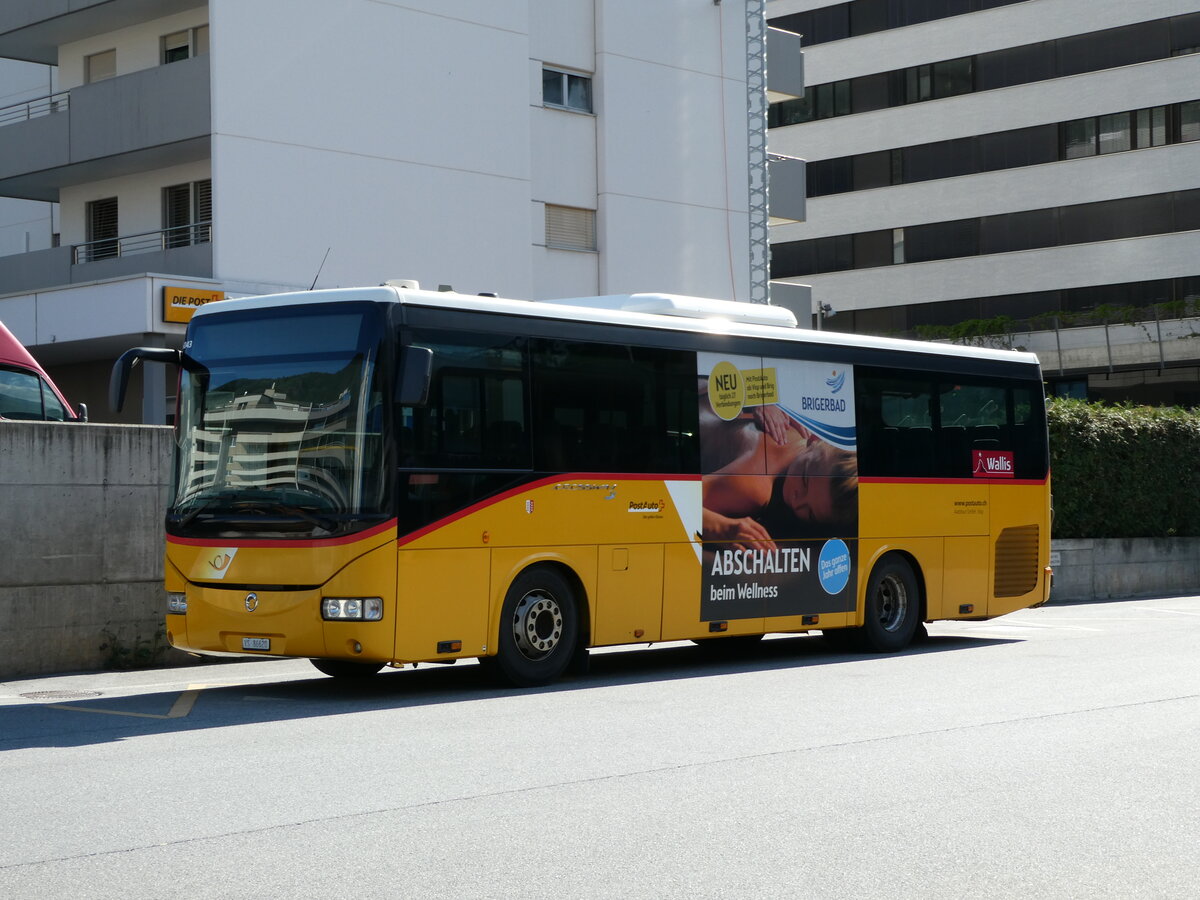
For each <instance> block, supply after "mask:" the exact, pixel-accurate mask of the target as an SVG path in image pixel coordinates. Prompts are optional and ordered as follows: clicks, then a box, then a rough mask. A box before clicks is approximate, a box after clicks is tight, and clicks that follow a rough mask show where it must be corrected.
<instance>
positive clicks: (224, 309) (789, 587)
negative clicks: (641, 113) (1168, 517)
mask: <svg viewBox="0 0 1200 900" xmlns="http://www.w3.org/2000/svg"><path fill="white" fill-rule="evenodd" d="M139 358H140V359H145V360H152V361H166V362H173V363H176V364H178V367H179V389H178V410H177V415H176V419H175V422H176V424H175V441H176V452H175V466H174V483H173V488H172V492H171V502H170V507H169V509H168V510H167V514H166V590H167V616H166V627H167V634H168V638H169V640H170V642H171V644H172V645H174V646H175V647H178V648H180V649H183V650H187V651H191V652H193V653H197V654H212V655H229V654H233V655H243V654H244V655H252V656H276V657H307V658H310V659H311V660H312V661H313V664H314V665H315V666H316V667H317V668H318V669H319V670H320V671H322V672H324V673H327V674H329V675H333V676H339V677H353V676H361V675H369V674H373V673H375V672H377V671H379V670H380V669H381V668H382V667H384V666H392V667H400V666H404V665H408V664H412V663H422V662H453V661H456V660H458V659H462V658H468V657H474V658H478V659H479V660H480V661H481V662H483V663H485V664H487V665H489V666H491V667H493V668H494V669H495V670H496V672H497V673H498V674H499V675H500V676H502V677H503V678H504V679H506V680H508V681H509V682H512V683H515V684H517V685H536V684H544V683H547V682H550V681H552V680H554V679H555V678H557V677H558V676H560V675H561V674H562V673H563V672H564V671H566V670H567V668H568V666H572V667H573V670H580V669H582V668H583V666H584V665H585V663H586V658H587V651H588V649H589V648H592V647H601V646H609V645H618V644H629V643H653V642H658V641H676V640H695V641H704V642H709V641H730V642H733V641H735V640H737V641H740V642H743V643H745V642H749V641H752V640H754V639H755V638H756V637H759V636H761V635H763V634H765V633H769V632H791V633H798V632H808V631H820V632H823V633H824V634H825V635H826V636H827V637H829V638H831V639H833V640H835V641H836V642H838V643H840V644H843V645H853V646H856V647H860V648H863V649H865V650H870V651H895V650H898V649H900V648H903V647H904V646H906V645H907V644H908V643H909V642H910V641H911V640H912V639H913V638H914V635H917V634H919V633H921V632H922V631H923V629H924V625H923V623H925V622H930V621H933V620H938V619H986V618H991V617H994V616H999V615H1003V614H1005V613H1008V612H1011V611H1013V610H1017V609H1021V608H1024V607H1029V606H1035V605H1038V604H1041V603H1043V602H1045V600H1046V599H1047V597H1048V592H1049V587H1050V574H1051V573H1050V571H1049V567H1048V562H1049V558H1048V557H1049V538H1050V534H1049V531H1050V527H1049V526H1050V485H1049V468H1048V453H1047V439H1046V420H1045V408H1044V400H1043V391H1042V379H1041V372H1040V369H1039V365H1038V361H1037V359H1036V357H1034V356H1032V355H1030V354H1026V353H1018V352H1011V351H999V350H990V349H978V348H970V349H968V348H963V347H956V346H948V345H941V344H933V343H922V342H908V341H899V340H890V339H884V338H873V337H861V336H853V335H847V334H834V333H829V332H824V333H823V332H819V331H812V330H808V329H801V328H797V327H796V323H795V319H794V317H793V316H792V314H791V313H789V312H787V311H786V310H783V309H780V308H777V307H771V306H766V305H753V304H745V303H734V302H728V301H716V300H704V299H697V298H688V297H679V296H673V295H665V294H633V295H623V296H610V297H594V298H581V299H573V300H559V301H554V302H531V301H523V300H511V299H500V298H496V297H494V296H468V295H463V294H457V293H453V292H449V293H447V292H436V293H435V292H426V291H421V290H420V289H419V288H418V287H417V286H416V285H415V283H413V282H396V283H389V284H388V285H384V286H381V287H372V288H357V289H349V290H329V291H311V292H304V293H294V294H281V295H276V296H265V297H258V298H251V299H243V300H231V301H223V302H219V303H213V304H209V305H207V306H204V307H202V308H200V309H198V310H197V311H196V313H195V316H194V317H193V319H192V320H191V323H190V325H189V327H188V330H187V334H186V338H185V341H184V343H183V348H182V350H181V351H176V350H164V349H161V348H160V349H153V348H146V349H134V350H130V351H128V352H127V353H126V354H125V355H124V356H123V357H122V358H121V360H119V361H118V363H117V365H116V366H115V367H114V371H113V379H112V384H111V386H110V387H111V397H110V399H111V400H112V402H113V404H114V406H116V407H119V406H120V403H121V400H122V397H123V394H124V390H125V384H126V379H127V375H128V371H129V367H130V365H131V364H132V363H133V362H134V361H135V360H137V359H139ZM709 646H720V645H713V644H710V645H709Z"/></svg>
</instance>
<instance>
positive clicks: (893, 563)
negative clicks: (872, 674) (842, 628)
mask: <svg viewBox="0 0 1200 900" xmlns="http://www.w3.org/2000/svg"><path fill="white" fill-rule="evenodd" d="M920 617H921V595H920V588H918V587H917V578H916V576H915V575H914V574H913V570H912V566H910V565H909V564H908V561H907V560H905V559H904V557H902V556H898V555H895V554H892V555H889V556H885V557H884V558H883V559H881V560H880V561H879V562H878V563H877V564H876V565H875V568H874V570H872V572H871V579H870V581H869V582H867V597H866V609H865V610H864V619H863V626H862V628H861V630H859V632H858V637H859V638H860V644H861V646H862V648H863V649H864V650H870V651H872V652H874V653H891V652H893V651H895V650H902V649H903V648H904V647H907V646H908V644H909V643H910V642H911V641H912V639H913V635H914V634H915V633H916V630H917V625H918V624H919V622H920Z"/></svg>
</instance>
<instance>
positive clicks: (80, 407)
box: [75, 403, 88, 422]
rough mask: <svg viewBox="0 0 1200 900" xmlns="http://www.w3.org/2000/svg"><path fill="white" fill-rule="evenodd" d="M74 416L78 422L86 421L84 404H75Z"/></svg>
mask: <svg viewBox="0 0 1200 900" xmlns="http://www.w3.org/2000/svg"><path fill="white" fill-rule="evenodd" d="M75 415H76V416H77V417H78V418H79V421H80V422H86V421H87V420H88V411H87V404H86V403H76V404H75Z"/></svg>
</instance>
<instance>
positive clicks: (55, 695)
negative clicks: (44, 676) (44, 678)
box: [21, 691, 100, 700]
mask: <svg viewBox="0 0 1200 900" xmlns="http://www.w3.org/2000/svg"><path fill="white" fill-rule="evenodd" d="M21 696H22V697H24V698H25V699H26V700H82V699H83V698H84V697H99V696H100V692H99V691H33V692H32V693H29V694H22V695H21Z"/></svg>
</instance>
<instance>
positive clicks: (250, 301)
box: [193, 282, 1040, 366]
mask: <svg viewBox="0 0 1200 900" xmlns="http://www.w3.org/2000/svg"><path fill="white" fill-rule="evenodd" d="M401 284H403V285H405V286H401ZM411 284H414V282H404V283H396V284H393V283H389V284H386V285H380V286H378V287H364V288H342V289H327V290H319V291H300V292H295V293H286V294H266V295H263V296H259V297H247V298H243V299H240V300H222V301H219V302H216V303H208V304H205V305H204V306H201V307H199V308H198V309H197V310H196V312H195V314H194V316H193V317H194V318H199V317H202V316H208V315H214V314H219V313H221V312H222V311H223V310H231V309H234V308H236V309H271V308H274V307H283V306H292V305H296V304H308V303H329V302H334V301H359V302H375V303H405V304H409V305H412V306H423V307H432V308H439V309H453V310H461V311H474V312H488V313H493V314H499V315H514V316H525V317H529V316H532V317H535V318H543V319H559V320H567V321H574V322H595V323H597V324H604V325H626V326H633V327H641V328H656V329H660V330H669V331H684V332H693V333H697V334H725V335H730V336H739V337H753V338H767V339H772V340H784V341H795V342H797V343H809V344H821V345H826V346H835V347H846V348H864V349H879V350H891V351H900V352H907V353H922V354H926V355H932V356H947V357H969V358H974V359H980V360H996V361H1000V362H1005V363H1009V364H1012V363H1017V364H1025V365H1029V366H1038V365H1040V363H1039V361H1038V358H1037V356H1036V355H1034V354H1033V353H1027V352H1024V351H1017V350H1000V349H994V348H989V347H965V346H963V345H961V344H943V343H936V342H932V341H913V340H904V339H900V338H885V337H873V336H869V335H859V334H850V333H847V332H841V331H815V330H813V329H809V328H800V327H797V326H796V319H795V316H794V315H792V313H791V312H789V311H788V310H786V309H784V308H782V307H778V306H768V305H765V304H754V303H743V302H738V301H730V300H713V299H708V298H704V297H684V296H682V295H678V294H660V293H645V294H615V295H606V296H599V297H573V298H566V299H556V300H513V299H509V298H504V297H496V296H492V295H474V294H460V293H457V292H455V291H423V290H420V289H419V288H414V287H409V286H407V285H411Z"/></svg>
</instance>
